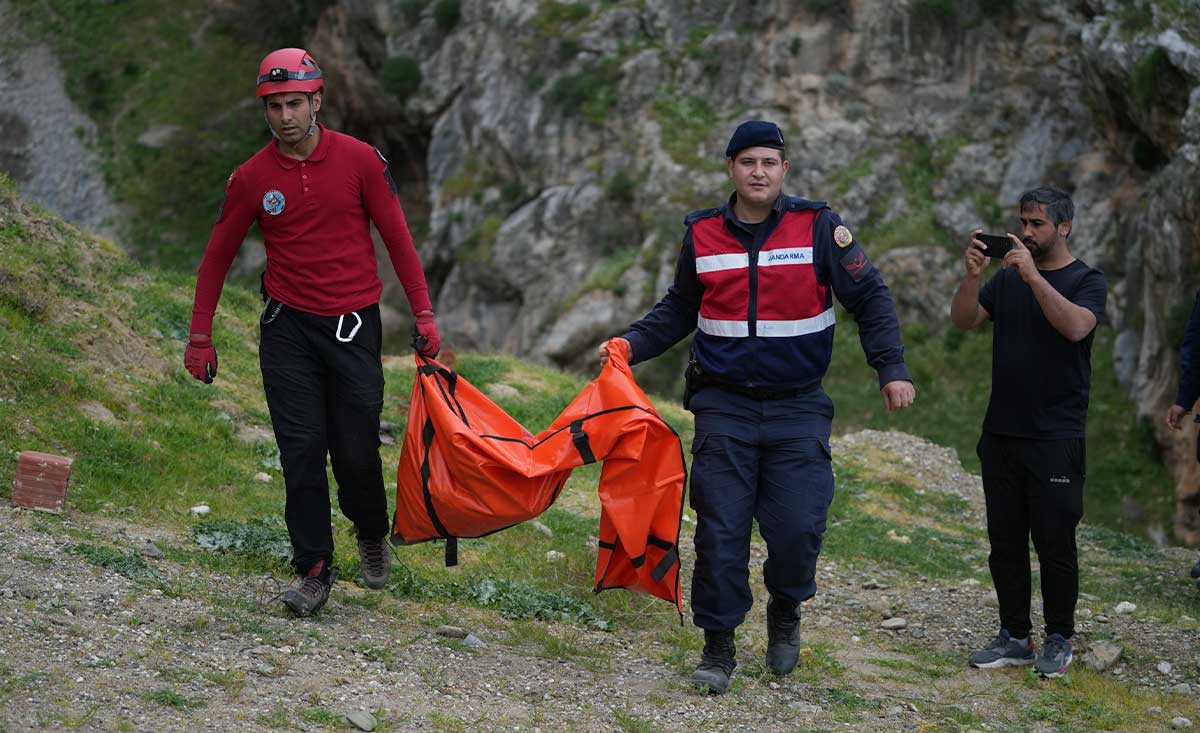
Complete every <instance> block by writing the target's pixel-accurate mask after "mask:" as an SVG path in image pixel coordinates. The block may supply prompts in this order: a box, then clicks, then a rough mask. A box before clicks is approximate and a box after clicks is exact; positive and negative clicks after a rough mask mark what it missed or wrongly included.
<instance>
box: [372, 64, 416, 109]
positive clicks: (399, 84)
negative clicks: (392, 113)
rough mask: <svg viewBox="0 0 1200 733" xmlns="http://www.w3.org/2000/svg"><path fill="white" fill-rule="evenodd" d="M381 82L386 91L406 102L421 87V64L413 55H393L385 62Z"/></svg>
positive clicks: (380, 77) (380, 74)
mask: <svg viewBox="0 0 1200 733" xmlns="http://www.w3.org/2000/svg"><path fill="white" fill-rule="evenodd" d="M379 83H380V84H382V85H383V90H384V91H385V92H387V93H388V94H391V95H392V96H394V97H395V98H396V99H398V100H400V101H401V102H404V101H406V100H407V99H408V98H409V97H411V96H412V95H413V94H415V93H416V91H417V89H419V88H420V87H421V65H420V64H418V63H417V60H416V59H414V58H413V57H412V56H393V57H391V58H390V59H388V60H387V61H385V62H384V64H383V69H382V70H381V71H380V73H379Z"/></svg>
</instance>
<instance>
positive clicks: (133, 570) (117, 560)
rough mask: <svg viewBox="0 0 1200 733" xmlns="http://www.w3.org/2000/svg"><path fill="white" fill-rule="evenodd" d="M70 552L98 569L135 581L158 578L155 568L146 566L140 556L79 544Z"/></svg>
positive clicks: (108, 548) (71, 548)
mask: <svg viewBox="0 0 1200 733" xmlns="http://www.w3.org/2000/svg"><path fill="white" fill-rule="evenodd" d="M68 551H69V552H71V553H73V554H76V555H79V556H80V557H82V558H84V559H85V560H87V561H88V562H90V563H91V564H93V565H96V566H97V567H102V568H106V569H108V570H112V571H114V572H118V573H120V574H121V575H124V576H125V577H127V578H132V579H134V580H151V579H155V578H157V577H158V576H157V574H156V573H155V572H154V570H153V568H151V567H150V566H149V565H147V564H146V561H145V560H143V559H142V558H141V556H140V555H138V554H137V553H133V552H121V551H120V550H117V549H114V548H111V547H100V546H98V545H89V544H86V543H85V544H78V545H74V546H72V547H70V548H68Z"/></svg>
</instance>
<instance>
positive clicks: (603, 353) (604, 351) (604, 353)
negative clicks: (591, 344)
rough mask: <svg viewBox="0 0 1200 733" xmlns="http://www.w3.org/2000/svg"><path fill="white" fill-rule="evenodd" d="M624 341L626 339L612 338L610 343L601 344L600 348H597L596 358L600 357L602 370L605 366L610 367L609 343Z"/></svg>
mask: <svg viewBox="0 0 1200 733" xmlns="http://www.w3.org/2000/svg"><path fill="white" fill-rule="evenodd" d="M624 340H625V339H623V338H619V337H618V338H611V339H609V340H608V341H605V342H604V343H602V344H600V346H598V347H597V348H596V356H597V357H599V359H600V368H601V369H603V368H604V367H605V366H607V365H608V344H609V342H612V341H624Z"/></svg>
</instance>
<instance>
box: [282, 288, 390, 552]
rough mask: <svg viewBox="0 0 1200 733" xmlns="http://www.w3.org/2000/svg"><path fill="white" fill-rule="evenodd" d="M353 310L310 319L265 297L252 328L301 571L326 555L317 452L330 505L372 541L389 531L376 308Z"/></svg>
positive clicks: (324, 499)
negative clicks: (333, 499)
mask: <svg viewBox="0 0 1200 733" xmlns="http://www.w3.org/2000/svg"><path fill="white" fill-rule="evenodd" d="M357 316H358V317H357V318H356V317H355V314H347V315H346V316H344V317H339V316H318V315H314V314H312V313H305V312H304V311H298V310H296V309H294V308H289V307H288V306H285V305H282V304H280V303H279V301H276V300H268V301H267V304H266V308H265V309H264V310H263V317H262V319H261V323H260V326H259V329H260V333H261V343H260V345H259V349H258V357H259V366H260V367H261V368H262V376H263V387H264V389H265V391H266V395H267V407H268V409H269V410H270V412H271V425H272V427H274V429H275V442H276V443H278V445H279V461H280V464H281V465H282V466H283V481H284V484H285V486H286V489H287V501H286V504H285V506H284V512H283V515H284V519H285V520H286V522H287V528H288V534H289V535H290V536H291V540H292V553H293V556H292V565H293V566H294V567H295V569H296V571H297V572H299V573H301V574H303V573H305V572H306V571H307V570H308V569H309V568H310V567H312V566H313V565H314V564H316V563H317V562H318V561H320V560H327V561H332V559H333V532H332V531H331V529H330V524H329V519H330V509H331V506H330V501H329V479H328V476H327V473H326V456H328V457H329V462H330V463H331V464H332V465H333V476H334V478H335V479H337V485H338V506H339V507H340V508H341V510H342V514H344V515H345V516H346V517H347V518H348V519H349V520H350V521H351V522H353V523H354V526H355V528H356V529H357V530H358V533H359V534H360V535H362V536H363V537H368V538H372V539H373V538H376V537H383V536H385V535H386V534H387V533H388V529H389V526H388V513H387V496H386V494H385V493H384V487H383V465H382V463H381V461H380V458H379V415H380V413H381V412H382V410H383V387H384V381H383V365H382V363H381V362H380V352H381V346H382V328H381V326H380V321H379V306H378V305H377V304H376V305H372V306H370V307H367V308H363V309H362V310H360V311H358V312H357ZM359 319H361V321H360V320H359Z"/></svg>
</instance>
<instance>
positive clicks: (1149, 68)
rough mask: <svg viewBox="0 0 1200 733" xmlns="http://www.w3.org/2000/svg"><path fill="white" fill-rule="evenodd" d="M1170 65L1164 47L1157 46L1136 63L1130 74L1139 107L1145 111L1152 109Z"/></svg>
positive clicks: (1134, 96) (1135, 99) (1130, 81)
mask: <svg viewBox="0 0 1200 733" xmlns="http://www.w3.org/2000/svg"><path fill="white" fill-rule="evenodd" d="M1170 65H1171V62H1170V61H1169V60H1168V59H1167V52H1166V51H1164V50H1162V48H1155V49H1154V50H1153V51H1151V52H1150V53H1148V54H1146V55H1145V56H1143V57H1142V59H1141V60H1140V61H1138V62H1137V64H1135V65H1134V67H1133V71H1132V72H1131V73H1130V75H1129V83H1130V85H1131V86H1132V91H1133V99H1134V101H1135V102H1137V106H1138V109H1140V110H1141V111H1143V112H1148V111H1150V107H1152V106H1153V105H1154V101H1155V97H1157V96H1158V88H1159V79H1160V77H1161V76H1162V74H1163V73H1164V72H1165V71H1166V69H1167V68H1168V67H1170Z"/></svg>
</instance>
